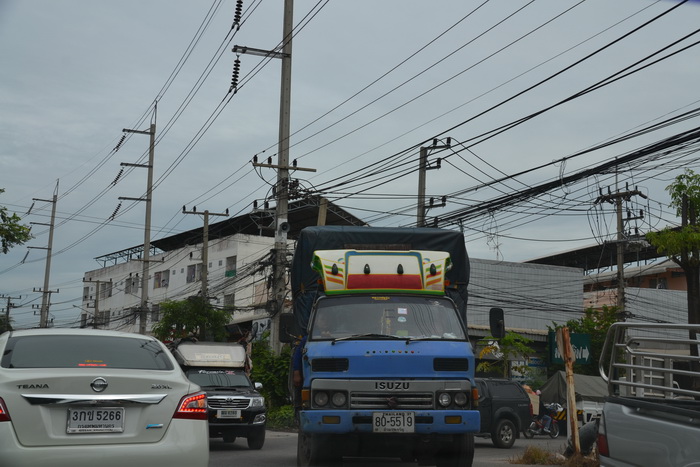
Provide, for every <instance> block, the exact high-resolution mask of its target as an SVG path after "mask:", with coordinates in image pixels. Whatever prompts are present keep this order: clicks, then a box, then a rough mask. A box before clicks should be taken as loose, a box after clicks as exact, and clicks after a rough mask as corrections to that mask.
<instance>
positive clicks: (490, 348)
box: [476, 331, 535, 378]
mask: <svg viewBox="0 0 700 467" xmlns="http://www.w3.org/2000/svg"><path fill="white" fill-rule="evenodd" d="M484 340H486V341H487V345H485V346H484V348H483V349H481V352H479V358H480V359H482V361H481V362H480V363H479V364H478V365H477V366H476V371H479V372H483V373H491V372H499V373H501V375H503V377H504V378H508V377H509V376H510V375H509V374H508V373H509V371H510V370H511V369H512V370H515V371H517V372H518V373H520V374H522V375H525V376H527V375H528V373H529V372H530V368H529V367H528V366H527V364H525V365H515V366H511V365H510V361H511V360H514V359H516V358H520V357H521V356H524V357H527V356H528V355H531V354H534V353H535V351H534V350H533V349H532V348H531V347H529V346H528V344H529V343H530V342H532V339H528V338H527V337H525V336H522V335H520V334H518V333H517V332H513V331H508V332H506V335H505V336H504V337H503V338H502V339H500V340H496V339H494V338H493V337H490V336H489V337H486V338H484ZM488 355H493V356H494V357H496V360H483V359H484V358H485V357H486V356H488Z"/></svg>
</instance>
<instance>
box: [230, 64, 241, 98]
mask: <svg viewBox="0 0 700 467" xmlns="http://www.w3.org/2000/svg"><path fill="white" fill-rule="evenodd" d="M240 71H241V61H240V60H239V59H238V58H236V60H235V61H234V62H233V75H232V76H231V87H230V88H229V90H228V92H231V91H233V90H234V89H235V90H236V91H237V90H238V75H239V74H240Z"/></svg>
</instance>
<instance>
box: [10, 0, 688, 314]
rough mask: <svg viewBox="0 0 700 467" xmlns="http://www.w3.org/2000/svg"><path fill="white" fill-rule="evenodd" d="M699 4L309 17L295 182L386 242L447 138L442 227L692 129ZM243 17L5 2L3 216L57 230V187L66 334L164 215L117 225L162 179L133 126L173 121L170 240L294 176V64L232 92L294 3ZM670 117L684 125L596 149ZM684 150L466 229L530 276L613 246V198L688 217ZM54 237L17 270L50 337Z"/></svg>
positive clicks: (526, 6) (328, 12)
mask: <svg viewBox="0 0 700 467" xmlns="http://www.w3.org/2000/svg"><path fill="white" fill-rule="evenodd" d="M681 3H682V2H678V1H675V0H674V1H671V0H664V1H651V0H615V1H610V0H587V1H571V0H534V1H525V0H508V1H503V0H501V1H495V0H491V1H488V0H487V1H465V0H440V1H435V2H425V1H418V0H383V1H381V2H378V1H371V0H353V1H351V2H350V1H339V0H335V1H333V0H330V1H325V0H322V1H319V2H316V1H299V0H298V1H297V2H296V5H295V11H294V24H295V26H297V28H296V29H295V35H294V39H293V52H292V57H293V58H292V111H291V130H292V133H293V135H292V138H291V149H290V160H292V159H298V164H299V166H301V167H308V168H314V169H316V170H317V171H316V172H315V173H311V172H296V173H295V174H294V176H295V177H296V178H298V179H300V182H301V184H302V186H303V187H304V188H308V189H310V190H319V191H320V192H322V193H323V194H324V196H327V197H328V198H329V199H330V200H331V201H333V202H336V203H337V204H339V205H341V206H342V207H344V208H345V209H348V210H349V211H351V212H352V213H353V214H355V215H356V216H358V217H360V218H362V219H365V220H367V221H368V222H369V223H370V224H372V225H387V226H407V225H411V223H413V224H415V204H416V194H417V183H418V182H417V179H418V177H417V173H416V170H415V169H416V168H417V165H418V149H417V148H418V147H420V146H421V145H428V144H429V142H430V141H431V140H432V139H433V138H440V141H441V144H444V142H445V141H446V138H447V137H450V138H451V142H452V149H450V150H448V151H443V152H440V153H439V154H438V153H433V154H432V155H431V158H430V160H431V161H435V160H436V159H437V157H441V158H443V160H442V165H441V169H440V170H431V171H428V173H427V196H433V197H435V198H440V197H442V196H448V201H447V205H446V206H445V207H444V208H434V209H431V210H429V212H428V217H429V219H431V218H432V217H434V216H438V218H440V216H448V215H450V214H454V213H455V212H456V211H458V210H470V212H471V211H472V210H477V211H478V209H477V208H479V207H480V206H483V205H484V203H486V202H488V201H491V200H495V199H499V198H501V197H503V196H507V195H508V194H512V193H514V192H518V191H520V190H524V189H527V188H528V187H537V186H538V185H541V184H543V183H548V182H552V181H556V180H557V179H560V180H561V179H564V178H565V177H567V176H570V175H573V174H576V173H577V172H579V171H581V170H583V169H586V168H590V167H594V166H596V165H598V164H602V163H605V162H608V161H611V160H615V158H616V157H617V158H622V157H624V156H625V155H627V154H629V153H630V152H633V151H639V150H641V149H642V148H645V147H646V146H648V145H650V144H653V143H656V142H659V141H662V140H664V139H665V138H668V137H670V136H672V135H677V134H682V133H683V132H687V131H689V130H692V129H694V128H696V127H698V121H697V118H695V113H691V114H690V116H689V117H690V118H687V119H685V120H682V121H681V120H680V119H678V118H677V117H678V116H679V115H681V114H683V113H684V112H691V111H693V110H695V109H696V108H698V107H699V106H700V86H698V82H699V79H698V78H699V77H700V56H699V55H700V49H698V47H696V46H693V44H694V43H695V42H696V41H697V40H698V39H699V38H700V34H696V35H690V36H689V37H688V38H685V36H687V35H689V34H692V33H694V32H695V31H696V29H697V28H698V27H700V2H697V1H689V2H686V3H685V4H681ZM676 6H678V8H676V9H675V10H673V11H670V12H669V13H668V14H666V15H664V16H662V17H660V18H658V19H655V18H656V17H657V16H658V15H661V14H662V13H664V12H666V11H668V10H670V9H672V8H673V7H676ZM235 9H236V2H235V1H232V0H225V1H213V2H207V1H199V2H192V1H181V0H151V1H148V2H143V1H136V0H120V1H118V2H117V1H111V2H107V1H73V0H62V1H60V2H57V1H50V0H35V1H31V2H27V1H19V0H0V57H2V62H1V66H0V188H4V189H5V190H6V192H5V193H4V194H2V195H1V196H0V205H2V206H6V207H7V208H8V209H9V210H10V211H12V212H16V213H17V214H19V215H20V216H22V217H23V221H24V222H25V223H29V222H34V223H40V224H41V223H44V224H46V223H48V222H49V221H50V212H51V204H50V203H46V202H44V201H37V202H36V203H34V201H33V199H34V198H37V199H40V200H50V199H51V198H52V196H53V193H54V190H55V189H56V185H57V183H58V190H57V193H58V203H57V206H56V209H57V216H56V229H55V233H54V241H53V252H54V256H53V259H52V264H51V266H52V267H51V281H50V289H51V290H56V289H59V290H60V293H58V294H53V296H52V306H51V314H52V315H53V317H54V318H55V322H56V323H57V324H59V325H60V324H61V323H62V322H63V323H67V322H72V321H75V319H76V317H77V316H79V314H80V310H79V308H76V307H77V306H80V305H81V293H82V287H83V284H82V282H81V281H82V277H83V274H84V273H85V272H86V271H90V270H93V269H97V268H99V267H100V266H101V264H100V263H98V262H96V261H95V258H96V257H99V256H102V255H105V254H108V253H112V252H116V251H119V250H122V249H126V248H129V247H134V246H138V245H141V244H143V223H144V209H145V205H144V203H139V202H129V201H124V202H122V204H121V206H120V208H119V211H118V212H117V215H116V216H115V218H114V219H113V220H110V217H111V216H112V215H113V213H114V212H115V209H117V207H118V206H119V204H120V201H119V199H118V198H119V197H133V198H138V197H141V196H143V194H144V191H145V187H146V170H145V169H139V168H136V169H134V168H125V169H124V171H123V173H122V174H121V175H119V173H120V169H122V167H121V166H120V164H121V163H123V162H125V163H131V164H134V163H142V164H143V163H145V159H144V158H145V157H146V155H147V149H148V136H146V135H140V134H129V135H128V136H127V138H126V139H125V140H124V141H123V142H122V144H119V143H120V140H121V138H122V135H123V132H122V130H123V129H125V128H127V129H137V130H147V129H148V127H149V124H150V123H151V122H155V123H156V125H157V132H156V134H157V146H156V149H155V164H154V172H155V181H156V188H155V191H154V194H153V219H152V226H153V229H152V230H153V235H152V238H153V239H158V238H163V237H165V236H168V235H172V234H174V233H178V232H182V231H184V230H188V229H192V228H197V227H201V222H202V221H201V219H200V218H198V217H197V216H187V215H183V214H182V213H181V210H182V206H183V205H186V206H188V208H190V207H192V206H194V205H196V206H197V208H198V209H199V210H204V209H207V210H210V211H212V212H223V211H224V210H225V209H229V210H230V212H231V214H232V215H237V214H242V213H245V212H248V211H249V210H250V209H252V204H253V202H254V201H255V200H257V201H258V202H259V203H260V204H262V202H263V201H264V200H265V199H266V198H268V199H269V197H270V196H271V193H270V184H271V183H274V181H275V178H276V174H275V172H273V171H272V170H270V169H262V170H257V171H256V170H254V169H253V167H252V165H251V159H252V158H253V156H255V155H258V157H259V158H260V159H261V160H264V159H266V158H267V157H272V158H273V160H274V161H275V162H276V157H277V138H278V127H279V93H280V60H277V59H272V60H266V59H264V58H262V57H259V56H254V55H240V56H239V57H238V58H239V59H240V62H241V65H240V74H239V78H238V89H237V92H235V93H231V92H229V90H230V87H231V78H232V70H233V62H234V60H235V59H236V54H234V53H233V52H232V48H233V46H234V45H241V46H248V47H253V48H257V49H264V50H272V49H275V48H276V47H278V45H279V43H280V41H281V39H282V16H283V2H282V1H281V0H276V1H271V0H263V1H250V0H246V1H245V2H244V3H243V9H242V17H241V22H240V29H239V28H237V27H233V29H232V24H233V21H234V13H235ZM646 23H648V24H646ZM684 38H685V39H684ZM679 40H680V42H679V43H678V44H676V45H672V44H673V43H674V42H676V41H679ZM668 46H670V48H668V49H665V48H666V47H668ZM684 47H688V48H687V49H686V50H682V51H681V49H682V48H684ZM674 52H678V53H676V54H674V55H672V56H670V57H667V56H668V55H671V54H673V53H674ZM657 53H658V54H657ZM654 54H657V55H654ZM659 59H661V60H659ZM655 60H659V61H658V63H652V62H653V61H655ZM646 65H649V66H648V67H646V68H644V67H645V66H646ZM628 67H631V68H628ZM616 73H622V74H626V73H629V75H624V76H622V75H615V74H616ZM614 77H620V79H618V80H613V79H611V78H614ZM604 80H609V82H606V81H604ZM599 83H605V84H606V85H604V86H600V87H599V88H597V87H596V88H593V89H591V90H590V92H587V93H584V94H583V95H581V96H579V97H577V98H575V99H570V98H571V97H572V96H575V95H576V94H577V93H580V92H582V91H584V90H586V89H588V88H589V87H591V86H596V85H598V84H599ZM567 99H570V100H567ZM155 102H157V113H156V112H154V111H153V108H154V103H155ZM557 104H558V105H557ZM555 105H556V106H555ZM551 106H555V107H553V108H552V109H550V110H547V111H546V112H544V113H542V114H541V115H536V116H534V117H533V118H530V119H526V120H524V121H523V122H522V123H521V124H519V125H517V126H514V127H512V128H511V127H505V128H504V126H507V125H511V124H512V123H513V122H516V121H518V120H519V119H524V118H525V117H528V116H531V115H533V114H535V113H537V112H540V111H542V110H545V109H548V108H549V107H551ZM664 120H670V121H671V122H672V123H673V124H669V125H664V126H663V127H661V128H655V130H654V131H644V132H641V133H640V134H639V135H638V136H636V137H634V138H628V139H624V140H623V141H620V142H617V143H616V144H610V145H604V146H603V147H600V148H597V149H595V150H593V151H590V152H586V153H583V154H581V152H582V151H584V150H586V149H588V148H592V147H596V146H598V145H601V144H602V143H605V142H609V141H611V140H613V139H615V138H619V137H622V136H625V135H629V134H631V133H632V132H634V131H637V130H641V129H646V128H649V127H651V126H652V125H654V124H658V123H659V122H661V121H664ZM501 128H504V129H505V131H500V130H499V129H501ZM117 146H119V149H118V150H116V151H115V148H116V147H117ZM672 149H673V150H672V151H670V153H664V154H658V155H657V157H648V158H646V159H642V160H640V162H638V163H634V164H629V165H626V166H624V167H620V170H619V171H618V173H617V174H614V173H611V172H610V173H607V174H601V175H598V176H592V177H585V178H583V179H581V180H580V181H577V182H576V183H571V184H569V185H566V186H564V187H560V188H557V189H555V190H550V191H547V192H546V193H542V194H538V195H537V196H535V197H530V198H527V199H525V200H521V201H518V202H515V201H514V202H513V203H511V204H508V205H506V206H503V205H501V204H498V207H497V208H495V209H494V210H493V212H491V213H490V214H488V215H487V214H484V213H478V212H477V214H475V215H473V216H472V217H469V218H466V220H465V222H464V223H463V224H462V228H463V229H464V231H465V236H466V238H467V248H468V250H469V252H470V255H471V256H472V257H477V258H484V259H496V260H505V261H524V260H527V259H531V258H534V257H539V256H543V255H548V254H553V253H556V252H560V251H563V250H570V249H573V248H576V247H580V246H584V245H591V244H594V243H596V242H599V241H603V240H606V239H610V238H611V237H610V236H611V235H613V234H614V228H615V223H614V219H613V217H612V211H611V209H610V206H607V205H606V203H597V204H596V203H595V199H596V197H597V196H598V194H599V190H600V189H603V190H607V189H608V187H611V189H613V190H614V189H615V183H617V184H618V185H617V186H618V187H624V186H625V184H626V183H627V184H629V185H631V186H637V187H638V189H639V190H640V191H641V192H643V193H644V194H645V195H646V196H647V199H644V198H641V197H639V198H638V199H637V198H635V199H633V200H632V201H631V202H630V204H629V207H630V208H631V209H634V211H632V212H635V213H637V212H638V210H639V209H643V210H644V219H640V220H638V221H635V222H631V223H630V225H629V226H630V228H632V229H633V228H637V229H639V231H640V233H644V232H646V231H648V230H650V229H658V228H661V227H664V226H666V225H671V224H673V223H674V222H677V219H676V218H675V216H674V215H673V213H672V212H670V210H669V208H668V201H669V199H668V195H667V193H666V192H665V190H664V188H665V187H666V186H667V185H668V184H669V183H670V182H671V181H672V180H673V177H675V176H676V175H678V174H679V173H681V171H682V170H683V169H684V168H691V169H696V166H697V165H698V159H697V157H696V156H695V155H694V153H695V147H694V146H690V147H688V148H686V149H685V150H681V149H680V148H676V147H674V148H672ZM516 174H517V176H515V177H510V176H513V175H516ZM353 175H354V176H355V177H353ZM358 179H359V180H358ZM501 179H504V180H502V181H499V182H497V183H490V182H493V181H494V180H501ZM115 182H116V183H115ZM33 204H34V207H33V208H32V210H31V212H30V214H28V215H27V214H26V213H27V212H28V211H29V209H30V206H32V205H33ZM457 217H459V216H457ZM446 227H447V228H459V227H458V225H457V224H452V225H449V226H446ZM33 233H34V235H35V237H36V238H34V239H33V240H31V241H30V242H29V243H28V244H27V245H26V246H31V247H35V248H32V249H28V248H26V246H20V247H16V248H14V249H13V250H11V252H10V253H9V254H7V255H0V294H2V293H4V294H6V295H10V296H12V297H17V296H19V295H21V296H22V298H21V299H20V300H14V303H15V304H17V305H20V307H19V308H17V309H13V311H12V314H13V316H14V317H15V319H16V320H17V321H19V322H30V323H32V322H33V321H34V320H35V321H36V322H37V323H38V319H39V317H38V315H37V316H34V310H32V305H40V304H41V294H39V293H34V292H33V289H35V288H36V289H39V288H41V287H42V286H43V281H44V268H45V250H43V249H41V248H43V247H46V246H47V245H48V228H47V227H46V226H42V225H34V227H33ZM27 253H28V256H27V257H26V260H25V261H24V263H22V261H23V259H24V257H25V255H27ZM2 303H3V304H2V306H3V307H4V301H3V302H2Z"/></svg>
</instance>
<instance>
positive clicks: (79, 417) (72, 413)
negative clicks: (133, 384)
mask: <svg viewBox="0 0 700 467" xmlns="http://www.w3.org/2000/svg"><path fill="white" fill-rule="evenodd" d="M123 431H124V408H123V407H114V408H94V409H93V408H85V409H68V426H67V427H66V433H122V432H123Z"/></svg>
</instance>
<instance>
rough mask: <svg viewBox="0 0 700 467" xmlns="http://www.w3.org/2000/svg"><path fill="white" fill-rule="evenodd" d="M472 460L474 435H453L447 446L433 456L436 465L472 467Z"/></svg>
mask: <svg viewBox="0 0 700 467" xmlns="http://www.w3.org/2000/svg"><path fill="white" fill-rule="evenodd" d="M473 462H474V435H472V434H468V435H467V434H465V435H455V436H454V441H453V443H452V444H451V446H450V447H449V448H446V449H443V450H441V451H440V452H438V453H437V455H436V456H435V465H436V466H437V467H472V464H473Z"/></svg>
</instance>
